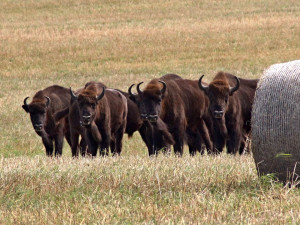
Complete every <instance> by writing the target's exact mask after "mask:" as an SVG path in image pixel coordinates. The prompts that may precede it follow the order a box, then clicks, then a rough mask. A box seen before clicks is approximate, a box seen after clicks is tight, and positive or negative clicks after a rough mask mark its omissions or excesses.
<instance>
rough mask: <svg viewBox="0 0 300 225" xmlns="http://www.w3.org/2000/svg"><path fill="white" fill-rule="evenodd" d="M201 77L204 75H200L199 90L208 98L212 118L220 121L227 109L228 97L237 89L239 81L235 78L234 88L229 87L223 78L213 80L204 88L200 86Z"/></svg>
mask: <svg viewBox="0 0 300 225" xmlns="http://www.w3.org/2000/svg"><path fill="white" fill-rule="evenodd" d="M203 77H204V75H202V76H201V77H200V79H199V83H198V84H199V88H200V89H201V90H202V91H204V93H205V94H206V95H207V96H208V98H209V101H210V107H209V108H210V111H211V113H212V115H213V117H214V118H216V119H221V118H223V117H224V115H225V113H226V111H227V109H228V105H229V97H230V96H232V95H233V93H234V92H235V91H237V90H238V89H239V86H240V80H239V79H238V78H237V77H235V79H236V85H235V86H234V87H230V86H229V83H228V80H227V78H226V77H225V76H223V77H222V79H214V80H213V81H212V82H211V83H210V84H209V86H204V85H203V84H202V78H203Z"/></svg>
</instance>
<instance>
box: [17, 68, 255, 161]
mask: <svg viewBox="0 0 300 225" xmlns="http://www.w3.org/2000/svg"><path fill="white" fill-rule="evenodd" d="M203 78H204V76H201V77H200V79H199V80H188V79H183V78H182V77H180V76H178V75H176V74H166V75H164V76H162V77H160V78H158V79H153V80H151V81H150V82H149V83H148V84H147V85H146V86H145V87H144V88H142V87H141V85H142V84H143V82H141V83H139V84H137V85H136V86H134V85H135V84H132V85H131V86H130V87H129V89H128V93H127V92H123V91H121V90H118V89H113V88H109V87H107V86H106V85H105V84H103V83H101V82H89V83H87V84H85V86H84V87H82V88H80V89H79V90H75V91H73V90H72V89H71V88H70V89H67V88H64V87H61V86H58V85H54V86H50V87H47V88H45V89H44V90H40V91H38V92H37V93H36V94H35V95H34V96H33V98H32V101H31V103H29V104H28V103H27V99H28V98H29V97H26V98H25V99H24V104H23V106H22V107H23V109H24V110H25V111H26V112H27V113H29V114H30V119H31V122H32V125H33V128H34V130H35V132H36V133H37V134H38V135H39V136H40V137H41V138H42V141H43V144H44V146H45V148H46V154H47V155H48V156H52V155H53V150H54V149H55V151H54V155H55V156H60V155H61V154H62V147H63V139H64V137H65V138H66V140H67V142H68V143H69V145H70V146H71V149H72V156H73V157H76V156H78V155H79V153H80V154H81V155H82V156H85V155H90V156H96V155H97V151H98V149H99V153H100V155H102V156H105V155H108V154H109V149H110V151H111V153H112V155H120V154H121V151H122V139H123V135H124V133H127V134H128V136H129V137H130V136H132V135H133V133H134V132H136V131H138V132H139V133H140V135H141V137H142V139H143V141H144V143H145V144H146V146H147V148H148V152H149V155H156V154H157V153H158V151H159V150H162V151H163V152H165V153H168V152H170V151H171V145H173V149H174V153H175V154H176V155H179V156H181V155H182V154H183V146H184V144H187V145H188V148H189V153H190V155H195V154H196V153H197V152H200V153H201V154H203V153H204V149H205V148H206V150H207V153H209V154H210V153H212V154H218V153H220V152H222V151H223V149H224V147H225V146H226V149H227V152H228V153H230V154H235V153H237V152H239V154H242V153H243V152H244V151H245V149H246V148H247V138H248V137H249V136H250V133H251V111H252V104H253V99H254V94H255V90H256V87H257V83H258V80H257V79H255V80H249V79H242V78H237V77H236V76H233V75H231V74H228V73H224V72H219V73H218V74H217V75H216V76H215V77H214V79H213V80H212V81H211V83H209V84H207V83H205V82H204V81H203ZM134 87H136V88H134ZM133 89H136V90H133ZM53 144H54V146H55V147H54V146H53Z"/></svg>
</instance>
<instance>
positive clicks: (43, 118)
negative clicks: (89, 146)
mask: <svg viewBox="0 0 300 225" xmlns="http://www.w3.org/2000/svg"><path fill="white" fill-rule="evenodd" d="M28 98H29V97H26V98H25V99H24V105H22V107H23V109H24V110H25V111H26V112H27V113H29V114H30V119H31V123H32V125H33V128H34V130H35V132H36V133H37V134H38V135H39V136H41V138H42V141H43V144H44V146H45V148H46V155H47V156H52V155H53V141H54V143H55V156H60V155H61V154H62V148H63V140H64V136H65V137H66V139H67V141H68V143H69V144H70V145H71V141H70V130H69V125H68V119H67V118H66V119H64V120H61V121H60V122H59V123H56V122H55V120H54V117H53V115H54V114H55V113H56V112H57V111H60V110H62V109H64V108H65V107H67V106H68V105H69V102H70V99H71V95H70V92H69V90H68V89H67V88H64V87H61V86H58V85H53V86H50V87H47V88H45V89H43V90H40V91H38V92H37V93H36V94H35V95H34V96H33V99H32V101H31V103H30V104H28V103H27V99H28Z"/></svg>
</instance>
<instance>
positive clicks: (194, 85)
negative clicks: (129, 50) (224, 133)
mask: <svg viewBox="0 0 300 225" xmlns="http://www.w3.org/2000/svg"><path fill="white" fill-rule="evenodd" d="M141 84H142V82H141V83H139V84H138V85H137V92H138V94H133V93H132V92H131V88H132V86H133V85H132V86H131V87H130V88H129V94H130V95H131V98H132V99H133V101H134V102H135V103H136V104H137V105H138V108H139V112H140V116H141V118H142V119H143V120H147V121H149V122H151V123H152V124H155V123H156V121H158V119H159V118H160V119H161V120H162V121H163V122H164V123H165V124H166V125H167V127H168V130H169V132H170V133H171V134H172V136H173V138H174V141H175V144H174V152H175V154H179V155H182V154H183V145H184V142H187V143H188V144H189V148H190V154H191V155H194V154H195V153H196V150H197V149H198V150H199V151H201V149H202V146H201V145H202V140H204V142H205V144H206V147H207V149H208V151H210V150H211V149H212V143H211V140H210V135H209V130H208V129H207V126H206V123H205V121H206V120H209V117H208V116H206V115H207V114H208V98H207V97H206V96H205V95H204V94H203V93H202V92H201V91H199V87H198V81H192V80H186V79H182V78H181V77H180V76H178V75H176V74H166V75H164V76H162V77H161V78H159V79H153V80H152V81H150V82H149V83H148V85H147V86H146V87H145V89H144V90H143V91H141V90H140V85H141ZM208 122H209V121H208Z"/></svg>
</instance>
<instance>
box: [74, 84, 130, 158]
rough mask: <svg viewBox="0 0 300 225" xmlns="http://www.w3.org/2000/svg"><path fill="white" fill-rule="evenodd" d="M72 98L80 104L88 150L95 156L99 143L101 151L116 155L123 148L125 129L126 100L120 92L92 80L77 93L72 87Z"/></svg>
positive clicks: (80, 115) (80, 117)
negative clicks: (109, 149) (109, 151)
mask: <svg viewBox="0 0 300 225" xmlns="http://www.w3.org/2000/svg"><path fill="white" fill-rule="evenodd" d="M70 91H71V96H72V99H73V101H76V102H77V103H78V112H79V118H78V120H79V121H80V124H81V126H83V127H84V128H85V138H86V140H87V143H88V153H89V154H90V155H92V156H96V154H97V149H98V146H99V145H100V154H101V155H102V156H104V155H108V148H109V147H110V148H111V152H112V154H113V155H119V154H120V153H121V151H122V139H123V134H124V132H125V129H126V117H127V100H126V98H125V96H123V95H122V94H121V93H120V92H118V91H116V90H113V89H106V88H105V87H103V86H102V85H101V84H95V83H92V84H90V85H88V86H87V87H86V88H84V89H83V90H82V91H81V92H80V93H79V94H78V96H77V95H75V94H74V93H73V92H72V90H70Z"/></svg>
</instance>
